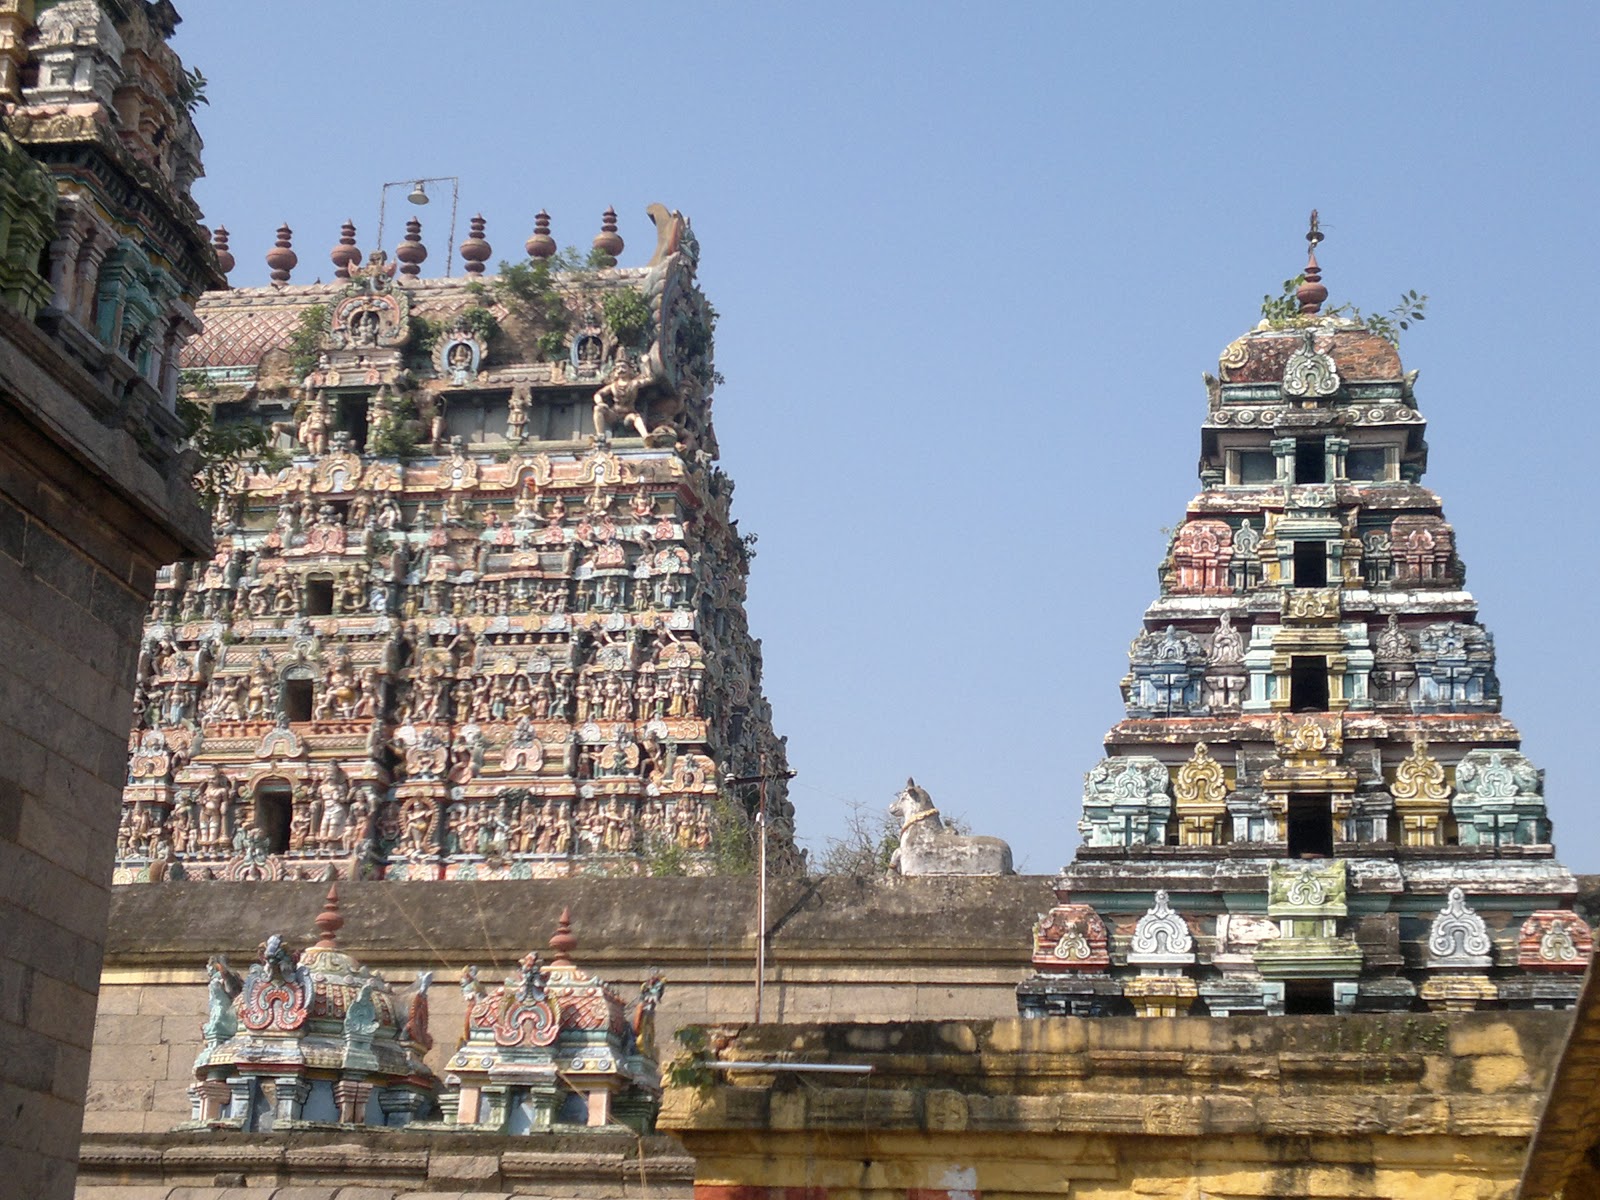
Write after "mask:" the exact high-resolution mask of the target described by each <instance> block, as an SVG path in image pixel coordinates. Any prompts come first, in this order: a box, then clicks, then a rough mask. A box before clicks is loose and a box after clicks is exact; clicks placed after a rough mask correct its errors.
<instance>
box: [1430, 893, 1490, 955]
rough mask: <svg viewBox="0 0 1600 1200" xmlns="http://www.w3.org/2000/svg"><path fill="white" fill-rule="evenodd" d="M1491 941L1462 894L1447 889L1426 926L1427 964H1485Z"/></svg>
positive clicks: (1480, 919) (1477, 916) (1485, 927)
mask: <svg viewBox="0 0 1600 1200" xmlns="http://www.w3.org/2000/svg"><path fill="white" fill-rule="evenodd" d="M1493 949H1494V944H1493V943H1492V942H1491V941H1490V940H1489V930H1488V927H1487V926H1486V925H1485V924H1484V922H1483V918H1482V917H1480V916H1479V915H1478V914H1477V913H1475V912H1473V911H1472V909H1471V907H1470V906H1468V904H1467V897H1466V893H1465V892H1463V891H1462V890H1461V889H1460V888H1458V887H1453V888H1451V889H1450V892H1449V895H1448V897H1447V899H1446V900H1445V905H1444V907H1443V908H1442V909H1440V910H1439V915H1438V916H1437V917H1435V918H1434V919H1433V924H1432V925H1431V926H1429V928H1428V965H1429V966H1433V967H1487V966H1490V965H1492V962H1493V960H1492V958H1491V957H1490V955H1491V952H1492V950H1493Z"/></svg>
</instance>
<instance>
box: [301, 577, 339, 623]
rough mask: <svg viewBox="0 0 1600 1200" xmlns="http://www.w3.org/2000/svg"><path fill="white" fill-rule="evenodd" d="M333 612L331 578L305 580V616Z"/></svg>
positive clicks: (324, 615)
mask: <svg viewBox="0 0 1600 1200" xmlns="http://www.w3.org/2000/svg"><path fill="white" fill-rule="evenodd" d="M332 613H333V580H331V579H308V580H306V616H308V617H326V616H329V615H331V614H332Z"/></svg>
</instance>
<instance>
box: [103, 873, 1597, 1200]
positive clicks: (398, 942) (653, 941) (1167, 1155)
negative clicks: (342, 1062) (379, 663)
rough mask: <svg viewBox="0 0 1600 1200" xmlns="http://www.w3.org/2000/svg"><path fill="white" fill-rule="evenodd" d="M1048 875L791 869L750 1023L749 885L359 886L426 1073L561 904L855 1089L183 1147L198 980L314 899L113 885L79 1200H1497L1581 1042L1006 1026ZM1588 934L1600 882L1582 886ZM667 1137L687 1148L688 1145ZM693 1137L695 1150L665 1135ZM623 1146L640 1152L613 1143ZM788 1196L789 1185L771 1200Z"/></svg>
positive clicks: (740, 1079) (771, 1050)
mask: <svg viewBox="0 0 1600 1200" xmlns="http://www.w3.org/2000/svg"><path fill="white" fill-rule="evenodd" d="M1049 882H1050V881H1049V879H1048V878H1046V877H1043V876H1016V877H1010V878H990V879H947V880H939V879H886V880H883V881H868V880H860V879H846V878H824V879H816V880H811V879H783V880H778V881H775V882H774V883H773V884H772V886H771V889H770V895H769V929H770V931H771V933H770V940H769V981H768V985H767V989H766V992H765V996H764V1006H763V1017H764V1019H765V1021H766V1022H768V1023H767V1024H764V1025H762V1026H760V1027H753V1026H751V1025H750V1024H749V1022H750V1021H751V1020H752V1018H753V1016H754V992H753V967H754V941H753V937H752V930H753V927H754V916H755V911H756V890H755V884H754V881H752V880H749V879H573V880H564V881H557V880H552V881H523V882H517V883H437V884H417V885H404V884H398V885H397V884H393V883H359V884H347V885H344V886H342V887H341V889H340V897H341V909H342V912H343V914H344V915H345V917H346V920H347V924H346V925H345V927H344V930H343V933H342V938H341V940H342V944H346V945H348V946H349V948H350V949H351V950H352V951H353V952H355V953H357V954H359V955H360V956H361V958H362V959H363V960H364V961H366V962H367V963H368V964H369V965H371V966H374V967H376V968H378V969H380V970H382V971H383V972H384V973H385V974H386V975H387V976H389V977H390V978H391V979H392V981H393V982H395V983H396V984H403V983H406V982H409V981H410V980H411V979H412V978H414V976H415V974H416V972H417V971H419V970H427V969H431V970H433V971H435V972H436V975H437V980H436V983H435V985H434V987H433V990H432V992H431V994H430V998H431V1000H432V1005H431V1008H432V1018H431V1030H432V1033H433V1036H434V1038H435V1042H436V1044H435V1048H434V1050H433V1052H432V1053H431V1054H430V1056H429V1060H430V1064H431V1065H432V1066H433V1067H434V1068H435V1069H441V1068H442V1067H443V1064H444V1058H445V1056H446V1055H447V1054H448V1053H449V1052H450V1051H451V1050H452V1049H453V1048H454V1046H455V1044H456V1041H457V1035H458V1033H459V1031H460V1029H461V1027H462V1022H463V1013H462V1005H461V998H460V993H459V991H458V989H457V988H456V987H455V985H454V979H455V973H456V972H458V971H459V970H460V968H461V967H463V966H465V965H467V964H468V963H473V964H477V965H479V966H482V967H486V968H490V970H489V971H488V977H489V978H491V979H492V978H494V977H495V971H494V967H495V964H496V963H498V966H499V967H500V968H503V969H505V970H507V971H508V972H509V970H510V967H511V964H512V963H513V962H514V961H515V960H516V959H517V958H518V957H519V956H520V955H522V954H524V953H526V952H527V950H529V949H532V948H542V947H543V945H544V942H545V940H546V938H547V935H548V931H549V930H550V929H552V928H553V927H554V925H555V923H556V920H557V918H558V915H559V913H560V911H561V909H562V908H563V907H567V906H570V907H571V910H572V916H573V926H574V931H575V933H576V934H577V936H578V938H579V940H580V946H579V950H578V954H579V956H580V957H581V958H582V960H583V961H584V963H585V965H586V966H589V967H591V968H592V969H594V970H596V971H597V973H599V974H600V975H601V976H602V977H605V978H608V979H609V980H611V981H612V982H614V983H615V984H617V985H619V987H620V988H621V989H623V990H624V994H626V990H627V989H628V987H629V985H632V984H634V983H636V982H637V981H639V980H641V979H643V978H644V977H645V976H646V974H647V973H648V971H649V969H650V968H651V967H658V968H660V969H661V970H662V971H663V972H665V974H666V976H667V978H668V979H669V981H670V982H669V986H668V989H667V993H666V996H665V998H664V1001H663V1003H662V1006H661V1009H660V1012H659V1015H658V1033H659V1042H660V1050H661V1054H662V1057H663V1058H664V1059H667V1058H670V1057H672V1055H673V1054H674V1052H675V1050H676V1048H677V1047H676V1045H675V1043H674V1040H673V1034H674V1032H675V1031H676V1030H677V1029H678V1028H680V1027H682V1026H684V1025H687V1024H709V1025H713V1026H721V1027H722V1028H721V1029H720V1030H717V1031H714V1035H713V1038H712V1041H711V1050H712V1052H713V1053H715V1054H716V1056H717V1057H719V1058H720V1059H723V1060H735V1061H737V1060H743V1059H753V1060H780V1061H787V1062H790V1063H800V1064H805V1063H819V1062H820V1063H832V1064H837V1063H849V1064H857V1065H867V1066H871V1067H872V1068H873V1070H872V1073H871V1074H870V1075H866V1076H841V1075H828V1074H820V1073H819V1074H813V1073H808V1072H804V1071H802V1072H798V1073H795V1072H781V1073H775V1072H768V1073H761V1072H752V1071H747V1070H738V1069H734V1070H727V1071H718V1072H716V1073H714V1074H712V1075H708V1076H707V1077H706V1079H705V1081H704V1086H701V1087H699V1088H696V1087H677V1088H674V1089H672V1090H670V1091H669V1093H668V1098H667V1103H666V1106H665V1108H664V1110H663V1113H662V1117H661V1121H660V1124H659V1130H660V1132H661V1133H662V1134H663V1135H665V1136H659V1137H656V1138H647V1139H643V1140H640V1139H637V1138H635V1137H634V1135H632V1134H631V1133H628V1132H625V1131H622V1130H615V1131H612V1132H611V1133H609V1134H607V1133H601V1135H600V1137H599V1139H598V1140H596V1139H595V1138H594V1137H593V1135H592V1133H590V1132H580V1133H576V1134H544V1135H537V1136H534V1137H520V1138H518V1137H511V1138H508V1137H501V1136H497V1135H487V1134H483V1135H472V1134H456V1133H452V1134H440V1133H437V1132H427V1131H420V1130H412V1131H407V1130H384V1129H360V1128H352V1129H348V1130H338V1131H331V1130H329V1131H317V1130H298V1131H294V1132H290V1133H275V1134H251V1135H240V1134H229V1133H203V1132H194V1131H189V1132H172V1130H173V1126H175V1125H177V1124H178V1123H180V1122H182V1121H184V1120H186V1119H187V1118H188V1116H189V1101H188V1098H187V1095H186V1088H187V1085H188V1083H189V1080H190V1078H191V1074H190V1070H191V1066H192V1063H193V1061H194V1057H195V1054H196V1052H197V1050H198V1049H199V1031H200V1027H201V1024H202V1022H203V1020H204V1017H205V1005H206V988H205V983H204V969H203V964H204V961H205V958H206V956H207V955H208V954H212V953H216V952H219V951H220V952H222V953H225V954H227V955H229V956H230V958H231V960H232V961H233V962H234V963H235V965H239V966H242V965H243V964H244V963H245V962H246V961H248V960H249V958H250V957H251V956H252V955H253V954H254V952H255V949H256V946H257V944H258V943H259V942H260V941H262V940H263V939H264V938H265V937H266V936H267V935H268V934H269V933H273V932H281V933H282V934H284V936H285V938H286V940H288V941H289V942H290V943H291V944H296V943H297V942H298V941H305V940H308V938H307V934H309V933H310V931H311V928H312V926H311V922H312V920H313V918H314V917H315V916H316V914H317V912H318V911H319V910H320V908H321V907H322V904H323V898H324V896H325V894H326V889H325V885H321V884H314V883H269V884H237V883H233V884H229V883H174V884H160V885H150V886H138V887H127V888H119V889H116V890H115V891H114V893H113V897H112V905H111V922H110V937H109V941H108V945H107V953H106V963H105V969H104V974H103V977H102V981H101V992H100V998H101V1003H100V1014H99V1022H98V1025H97V1028H96V1043H95V1052H94V1058H93V1062H92V1064H91V1080H90V1089H89V1101H88V1114H87V1118H86V1137H85V1142H84V1147H83V1155H82V1159H81V1164H80V1171H79V1195H80V1196H81V1197H91V1198H93V1200H170V1198H172V1197H178V1196H181V1197H183V1198H185V1200H212V1198H218V1200H220V1198H221V1197H224V1196H226V1197H231V1198H234V1200H239V1198H249V1200H269V1198H271V1197H275V1196H284V1197H287V1196H293V1197H295V1198H296V1200H323V1198H324V1197H326V1198H327V1200H334V1198H336V1197H343V1198H345V1200H352V1198H355V1197H360V1200H394V1198H398V1197H408V1198H409V1197H443V1196H452V1197H454V1196H461V1195H473V1196H489V1195H494V1196H508V1197H515V1196H554V1195H567V1196H585V1197H588V1196H593V1197H613V1196H615V1197H622V1196H633V1195H645V1194H650V1195H656V1196H668V1197H671V1196H685V1197H686V1196H688V1195H689V1194H690V1192H691V1190H692V1191H693V1193H694V1195H695V1196H696V1198H697V1200H792V1197H794V1196H796V1195H798V1194H799V1193H797V1192H794V1191H791V1190H789V1189H800V1188H803V1189H805V1193H804V1198H803V1200H834V1198H837V1200H854V1198H855V1197H870V1198H871V1200H889V1198H893V1200H950V1198H951V1197H954V1196H955V1195H956V1194H957V1193H960V1194H963V1195H973V1196H977V1195H980V1194H985V1193H987V1194H989V1195H991V1196H993V1195H997V1194H1003V1195H1006V1196H1025V1195H1034V1194H1039V1195H1051V1196H1066V1195H1071V1196H1074V1197H1096V1198H1103V1197H1122V1196H1140V1197H1166V1196H1172V1197H1179V1196H1181V1197H1200V1196H1206V1197H1224V1196H1225V1197H1241V1198H1243V1197H1268V1196H1296V1195H1315V1196H1323V1197H1378V1196H1406V1197H1424V1198H1426V1197H1433V1196H1440V1197H1444V1196H1449V1197H1468V1196H1470V1197H1482V1198H1488V1197H1502V1196H1506V1197H1509V1196H1512V1195H1514V1194H1515V1187H1516V1181H1517V1177H1518V1173H1519V1171H1520V1170H1521V1169H1522V1164H1523V1160H1524V1158H1525V1156H1526V1153H1527V1147H1528V1142H1529V1138H1530V1135H1531V1134H1532V1131H1533V1130H1534V1128H1535V1125H1536V1123H1537V1121H1538V1118H1539V1114H1540V1110H1541V1106H1542V1104H1543V1102H1544V1097H1545V1095H1546V1094H1547V1092H1548V1091H1549V1088H1550V1083H1551V1077H1552V1072H1553V1070H1554V1068H1555V1064H1556V1060H1557V1057H1558V1055H1559V1054H1560V1052H1561V1048H1562V1045H1563V1043H1564V1042H1565V1040H1566V1036H1567V1032H1568V1029H1569V1027H1570V1026H1571V1023H1572V1013H1571V1012H1570V1011H1566V1012H1542V1011H1535V1012H1506V1011H1496V1012H1490V1011H1483V1012H1476V1013H1452V1014H1438V1013H1423V1012H1418V1013H1411V1014H1396V1015H1360V1016H1347V1017H1334V1016H1289V1017H1281V1018H1272V1019H1264V1018H1259V1019H1258V1018H1248V1017H1236V1018H1228V1019H1214V1018H1206V1017H1191V1018H1176V1019H1172V1018H1157V1019H1147V1020H1139V1019H1135V1018H1114V1019H1099V1020H1079V1019H1073V1018H1051V1019H1047V1020H1040V1021H1023V1020H1017V1019H1015V1018H1014V1015H1013V1014H1014V1012H1015V995H1014V989H1015V986H1016V984H1017V983H1018V982H1019V981H1020V980H1022V979H1023V978H1024V977H1025V976H1026V975H1027V974H1028V973H1029V970H1030V967H1029V965H1028V963H1027V962H1026V961H1025V955H1024V954H1022V953H1019V952H1018V949H1017V947H1018V945H1019V944H1021V945H1023V946H1024V947H1025V946H1026V940H1025V939H1022V938H1019V937H1018V930H1026V929H1027V928H1028V927H1029V925H1030V924H1031V922H1032V921H1033V920H1034V919H1035V917H1036V916H1037V914H1038V912H1039V911H1040V910H1041V909H1044V908H1047V907H1048V906H1049V903H1050V901H1051V892H1050V887H1049ZM1581 884H1582V891H1581V892H1580V895H1579V898H1578V908H1579V911H1580V912H1582V913H1583V915H1584V916H1585V918H1586V919H1588V920H1590V921H1593V919H1594V917H1595V915H1596V910H1597V907H1600V878H1596V877H1584V878H1583V879H1582V880H1581ZM674 1139H677V1140H674ZM679 1142H681V1148H680V1146H679ZM624 1143H625V1144H624ZM779 1189H784V1192H783V1195H782V1196H781V1197H780V1193H779Z"/></svg>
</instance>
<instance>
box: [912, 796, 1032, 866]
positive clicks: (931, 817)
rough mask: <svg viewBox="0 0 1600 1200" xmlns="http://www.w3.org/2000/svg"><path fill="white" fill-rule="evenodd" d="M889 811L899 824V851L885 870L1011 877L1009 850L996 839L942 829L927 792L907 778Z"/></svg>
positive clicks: (937, 812) (936, 811) (941, 823)
mask: <svg viewBox="0 0 1600 1200" xmlns="http://www.w3.org/2000/svg"><path fill="white" fill-rule="evenodd" d="M889 811H890V813H892V814H893V815H894V817H895V818H896V819H897V820H898V821H899V822H900V848H899V849H898V850H896V851H895V852H894V857H892V858H891V859H890V860H889V869H890V870H891V871H898V872H899V873H900V874H902V875H1013V874H1015V872H1014V871H1013V870H1012V869H1011V847H1010V846H1009V845H1007V844H1006V843H1005V842H1003V841H1001V840H1000V839H999V838H996V837H969V836H967V835H965V834H960V833H956V832H955V831H954V830H952V829H946V828H945V824H944V822H943V821H941V820H940V819H939V810H938V809H937V808H935V807H934V806H933V801H932V800H930V799H929V798H928V793H927V792H926V791H925V790H924V789H922V788H919V787H918V786H917V781H916V780H915V779H907V780H906V786H905V790H904V791H902V792H901V793H900V794H899V795H898V796H896V797H895V801H894V803H893V804H891V805H889Z"/></svg>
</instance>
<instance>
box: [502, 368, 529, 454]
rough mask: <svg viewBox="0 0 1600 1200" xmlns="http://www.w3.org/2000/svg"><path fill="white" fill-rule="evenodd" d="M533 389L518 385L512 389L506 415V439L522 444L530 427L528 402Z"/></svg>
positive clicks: (525, 385)
mask: <svg viewBox="0 0 1600 1200" xmlns="http://www.w3.org/2000/svg"><path fill="white" fill-rule="evenodd" d="M531 395H532V389H531V388H529V386H528V385H527V384H525V383H524V384H518V385H517V386H516V387H514V388H512V389H511V401H510V408H509V409H508V410H507V413H506V437H507V438H508V439H509V440H511V441H513V442H520V441H521V440H522V438H523V434H524V432H525V431H526V429H527V427H528V400H529V398H530V397H531Z"/></svg>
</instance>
